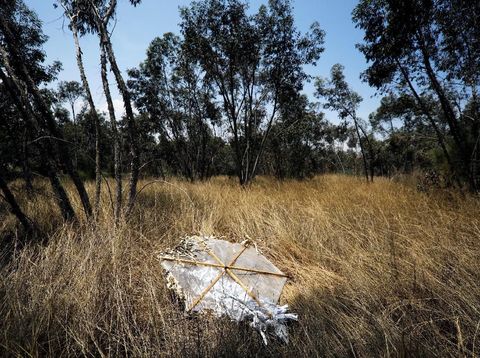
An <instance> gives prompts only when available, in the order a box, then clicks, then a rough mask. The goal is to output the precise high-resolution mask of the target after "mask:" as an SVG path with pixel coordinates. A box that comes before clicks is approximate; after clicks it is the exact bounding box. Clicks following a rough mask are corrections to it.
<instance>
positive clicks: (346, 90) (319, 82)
mask: <svg viewBox="0 0 480 358" xmlns="http://www.w3.org/2000/svg"><path fill="white" fill-rule="evenodd" d="M343 69H344V68H343V66H342V65H340V64H336V65H334V66H333V67H332V69H331V71H330V79H324V78H317V79H316V81H315V89H316V91H315V95H316V96H317V97H318V98H322V99H324V100H325V102H324V104H323V107H324V108H325V109H331V110H334V111H336V112H338V115H339V117H340V118H341V119H343V120H346V119H347V118H350V119H351V120H352V121H353V125H354V127H355V132H356V134H357V139H358V143H359V146H360V152H361V154H362V160H363V166H364V171H365V178H366V179H367V181H368V180H369V177H368V173H369V172H370V180H371V181H373V174H374V167H373V161H374V158H373V150H372V145H371V142H370V139H369V137H368V135H367V133H366V131H365V129H364V128H363V127H362V124H361V120H360V118H359V117H358V116H357V110H358V107H359V105H360V103H361V102H362V101H363V99H362V97H361V96H360V95H359V94H358V93H357V92H355V91H353V90H352V89H351V88H350V86H349V85H348V83H347V81H346V80H345V75H344V74H343ZM366 147H368V150H367V148H366ZM367 151H368V154H367Z"/></svg>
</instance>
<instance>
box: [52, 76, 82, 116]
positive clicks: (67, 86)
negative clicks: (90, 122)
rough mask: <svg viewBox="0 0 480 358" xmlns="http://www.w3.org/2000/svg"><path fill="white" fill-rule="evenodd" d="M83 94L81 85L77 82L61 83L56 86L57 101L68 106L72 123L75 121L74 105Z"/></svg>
mask: <svg viewBox="0 0 480 358" xmlns="http://www.w3.org/2000/svg"><path fill="white" fill-rule="evenodd" d="M84 94H85V92H84V90H83V87H82V85H81V84H80V83H78V82H77V81H61V82H60V83H59V84H58V99H59V100H60V102H67V103H68V104H69V105H70V109H71V111H72V121H73V123H75V121H76V116H75V104H76V102H77V101H78V99H79V98H82V97H83V96H84Z"/></svg>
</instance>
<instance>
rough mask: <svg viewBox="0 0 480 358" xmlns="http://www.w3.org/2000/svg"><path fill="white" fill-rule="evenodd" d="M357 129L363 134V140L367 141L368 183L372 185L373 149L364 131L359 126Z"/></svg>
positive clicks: (373, 170)
mask: <svg viewBox="0 0 480 358" xmlns="http://www.w3.org/2000/svg"><path fill="white" fill-rule="evenodd" d="M358 128H359V129H360V131H361V132H362V133H363V136H364V137H365V140H366V141H367V145H368V152H369V153H368V158H369V169H370V181H371V182H372V183H373V175H374V172H375V169H374V166H373V147H372V142H371V141H370V139H369V138H368V135H367V133H366V132H365V130H364V129H363V127H362V126H361V125H358Z"/></svg>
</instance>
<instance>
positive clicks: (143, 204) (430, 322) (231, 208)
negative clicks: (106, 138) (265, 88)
mask: <svg viewBox="0 0 480 358" xmlns="http://www.w3.org/2000/svg"><path fill="white" fill-rule="evenodd" d="M145 185H146V186H145ZM38 186H39V190H40V189H41V188H42V187H43V188H44V189H43V190H40V191H41V192H42V193H41V194H39V196H38V199H37V200H36V201H31V202H28V201H27V200H26V198H22V200H21V203H22V206H23V207H24V208H26V212H27V213H28V214H29V215H30V216H31V217H33V218H36V220H37V221H38V222H39V223H40V225H41V226H42V228H43V229H44V230H45V231H46V232H49V233H51V235H50V236H51V237H50V239H49V241H48V243H44V244H32V245H29V246H27V247H26V248H21V249H17V250H15V251H14V253H13V256H12V255H10V257H8V259H7V256H6V254H5V255H4V256H5V258H4V260H3V261H4V262H5V263H4V264H3V267H2V268H1V272H0V304H1V306H0V316H1V317H2V319H1V320H0V332H2V333H1V335H0V353H2V354H1V355H8V354H10V355H15V356H24V355H32V356H38V355H42V356H44V355H51V356H72V355H94V356H108V355H111V356H118V355H120V356H126V355H129V356H130V355H133V356H155V357H158V356H170V357H182V356H229V357H231V356H245V357H247V356H248V357H250V356H286V357H292V356H297V357H303V356H351V357H370V356H405V355H415V356H464V355H468V356H475V355H476V354H479V352H480V347H479V345H480V328H479V326H480V287H479V283H478V282H480V260H478V256H479V252H480V215H479V214H480V203H479V201H478V199H476V198H474V197H472V196H469V195H465V196H462V195H461V194H459V193H454V192H450V191H438V190H437V191H431V192H427V193H424V192H419V191H418V190H417V189H416V187H415V186H414V185H410V184H406V183H403V182H395V181H391V180H388V179H383V178H378V179H377V180H376V181H375V182H374V183H373V184H367V183H364V182H363V181H362V179H361V178H355V177H348V176H338V175H328V176H318V177H315V178H313V179H311V180H305V181H285V182H278V181H275V180H273V179H269V178H259V179H258V180H257V181H256V182H255V183H254V184H253V185H252V186H251V187H248V188H241V187H239V186H238V185H237V183H236V182H235V181H234V180H231V179H227V178H223V177H222V178H213V179H212V180H210V181H207V182H203V183H189V182H186V181H181V180H178V179H171V180H167V181H156V182H152V181H149V180H144V181H142V182H141V183H140V185H139V188H144V189H143V190H141V192H140V194H139V197H138V202H137V206H136V209H135V212H134V213H133V216H132V218H131V220H130V221H128V222H126V223H122V224H121V225H120V226H119V227H115V225H114V224H113V220H112V214H111V203H110V199H109V195H108V191H107V190H105V192H104V196H103V198H102V202H103V205H102V212H101V217H100V219H99V222H98V224H97V225H93V224H88V223H84V222H83V220H82V223H80V224H69V225H62V224H61V223H60V219H59V215H58V213H57V212H56V211H55V207H54V205H53V202H52V200H51V198H50V196H49V194H48V186H43V185H41V184H38ZM89 190H90V191H91V192H93V190H94V188H93V183H90V184H89ZM74 203H75V206H76V207H77V210H78V212H80V203H79V202H78V200H77V201H74ZM1 205H3V204H1ZM0 219H1V222H2V224H1V225H0V234H1V235H2V237H3V239H2V240H3V243H4V245H3V246H9V245H7V241H8V242H11V240H14V238H15V220H14V218H13V217H12V216H10V215H8V214H7V213H6V212H5V208H4V207H0ZM192 234H207V235H215V236H218V237H222V238H224V239H226V240H231V241H237V242H240V241H243V240H244V239H245V237H246V236H248V237H250V238H252V239H253V240H254V241H255V243H256V244H257V245H258V247H259V248H260V249H261V250H262V251H263V252H264V253H265V255H266V256H267V257H268V258H269V259H270V260H271V261H272V262H274V263H275V264H276V265H277V266H278V267H279V268H280V269H281V270H283V271H284V272H287V273H288V274H289V275H291V277H292V280H291V281H290V282H289V283H288V284H287V286H286V287H285V289H284V292H283V296H282V303H288V304H289V305H290V308H291V310H292V311H293V312H297V313H298V314H299V322H298V323H297V324H294V325H292V326H291V327H290V333H291V342H290V344H288V345H282V344H279V343H275V342H273V343H272V344H270V345H269V346H267V347H265V346H263V344H262V343H261V338H260V337H259V336H258V335H257V334H256V333H255V332H254V331H252V330H251V329H250V328H249V327H247V326H243V325H237V324H235V323H232V322H229V321H228V320H216V319H213V318H206V317H188V316H185V315H184V314H183V312H182V310H181V307H180V305H179V304H178V302H175V300H174V298H173V297H172V296H171V295H170V293H169V292H168V291H167V290H166V287H165V281H164V277H163V274H162V270H161V267H160V264H159V262H158V259H157V257H156V256H157V255H156V254H157V253H158V252H159V251H161V250H163V249H165V248H167V247H171V246H174V245H175V243H177V242H178V241H179V240H180V238H182V237H183V236H185V235H192ZM10 246H11V245H10Z"/></svg>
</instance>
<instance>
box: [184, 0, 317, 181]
mask: <svg viewBox="0 0 480 358" xmlns="http://www.w3.org/2000/svg"><path fill="white" fill-rule="evenodd" d="M181 17H182V22H181V28H182V34H183V36H184V38H185V43H186V47H187V49H188V51H190V52H191V54H192V55H191V56H192V57H193V58H196V59H198V62H199V64H200V65H201V67H202V69H203V71H205V77H206V78H207V79H208V80H209V81H210V83H211V84H212V85H213V86H214V87H215V89H216V91H217V93H218V96H219V97H220V98H221V102H222V107H223V108H222V109H223V116H222V119H223V123H224V126H225V127H227V128H228V130H229V132H230V134H231V135H232V147H233V150H234V153H235V164H236V172H237V176H238V179H239V182H240V184H242V185H243V184H248V183H249V182H250V181H251V180H252V179H253V178H254V177H255V174H256V172H257V169H258V165H259V162H260V160H261V158H262V155H263V152H264V150H265V144H266V140H267V138H268V136H269V133H270V131H271V128H272V126H273V124H274V123H275V121H276V120H277V119H278V114H279V110H280V108H282V107H283V106H285V105H286V104H287V103H288V102H289V101H290V100H291V99H292V98H295V97H297V96H298V95H299V92H300V91H301V89H302V86H303V82H304V81H305V80H306V79H307V78H308V76H307V75H306V74H305V72H304V70H303V66H304V65H306V64H315V62H316V60H318V58H319V56H320V54H321V52H322V51H323V47H322V44H323V38H324V33H323V31H322V30H320V28H319V26H318V24H314V25H312V28H311V29H312V32H311V33H309V34H306V35H301V34H300V33H299V32H298V30H297V29H296V28H295V26H294V21H293V16H292V10H291V6H290V2H289V1H288V0H271V1H269V3H268V6H261V7H260V9H259V11H258V13H256V14H254V15H248V14H247V4H246V3H244V2H242V1H240V0H233V1H227V0H205V1H199V2H193V3H192V4H191V6H190V7H188V8H183V9H182V10H181Z"/></svg>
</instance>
